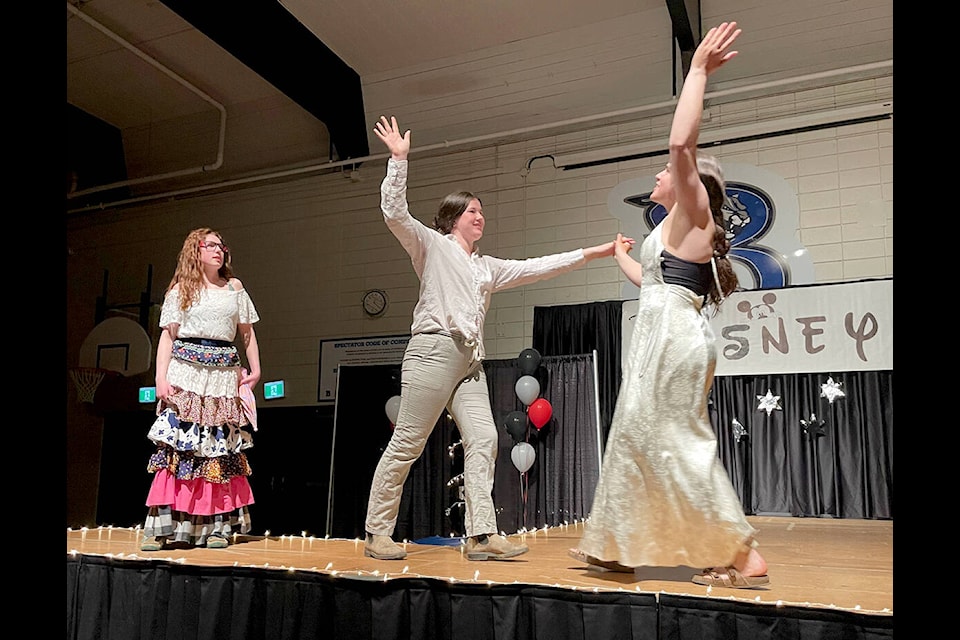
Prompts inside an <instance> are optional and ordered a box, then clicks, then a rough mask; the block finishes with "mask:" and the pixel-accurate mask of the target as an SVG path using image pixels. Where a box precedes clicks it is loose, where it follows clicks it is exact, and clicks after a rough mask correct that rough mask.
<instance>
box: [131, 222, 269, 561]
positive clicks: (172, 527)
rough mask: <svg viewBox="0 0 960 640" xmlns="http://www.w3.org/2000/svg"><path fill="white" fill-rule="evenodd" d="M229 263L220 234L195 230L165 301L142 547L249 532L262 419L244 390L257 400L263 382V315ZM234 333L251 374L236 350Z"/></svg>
mask: <svg viewBox="0 0 960 640" xmlns="http://www.w3.org/2000/svg"><path fill="white" fill-rule="evenodd" d="M230 262H231V260H230V252H229V249H227V247H226V245H225V244H224V242H223V239H222V238H221V237H220V234H219V233H217V232H216V231H214V230H213V229H208V228H201V229H194V230H193V231H191V232H190V234H189V235H187V237H186V239H185V240H184V241H183V248H182V249H181V250H180V256H179V258H178V259H177V268H176V272H175V273H174V275H173V279H172V280H171V281H170V285H169V286H168V287H167V291H166V294H165V295H164V300H163V308H162V309H161V312H160V327H161V328H162V330H163V331H162V333H161V334H160V341H159V345H158V346H157V361H156V366H157V372H156V384H157V419H156V420H155V421H154V423H153V426H152V427H151V428H150V431H149V433H148V435H147V437H148V438H149V439H150V440H151V441H152V442H154V443H155V444H156V445H157V448H156V451H155V452H154V453H153V455H152V456H151V457H150V460H149V463H148V466H147V470H148V471H149V472H151V473H153V474H154V475H153V482H152V484H151V485H150V490H149V492H148V494H147V501H146V505H147V507H148V512H147V517H146V521H145V522H144V528H143V530H144V537H143V540H142V542H141V544H140V549H141V551H159V550H160V549H163V548H189V547H207V548H211V549H221V548H224V547H226V546H227V545H228V544H229V539H230V535H231V534H233V533H246V532H248V531H249V530H250V512H249V506H250V505H251V504H253V492H252V491H251V488H250V482H249V481H248V479H247V477H248V476H249V475H250V472H251V471H250V465H249V463H248V462H247V454H246V451H247V450H248V449H249V448H250V447H252V446H253V438H252V432H253V430H254V429H255V427H254V425H253V424H251V418H253V420H254V421H255V420H256V418H255V413H253V412H252V405H251V404H250V403H245V402H243V401H242V400H241V392H243V393H244V396H245V397H247V398H249V397H252V396H251V395H250V394H251V390H252V389H253V388H254V387H255V386H256V384H257V382H259V380H260V350H259V347H258V346H257V334H256V332H255V331H254V329H253V324H254V323H255V322H257V321H258V320H259V319H260V317H259V315H257V310H256V308H255V307H254V305H253V301H252V300H251V299H250V295H249V294H248V293H247V290H246V289H244V287H243V283H242V282H241V281H240V280H239V279H237V278H236V277H234V275H233V269H232V268H231V264H230ZM237 333H239V334H240V337H241V339H242V342H243V348H244V354H245V356H246V360H247V365H248V367H249V372H248V371H247V369H245V368H242V367H241V360H240V354H239V352H238V350H237V347H236V346H235V345H234V339H235V338H236V335H237ZM245 407H246V409H245Z"/></svg>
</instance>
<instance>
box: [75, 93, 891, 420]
mask: <svg viewBox="0 0 960 640" xmlns="http://www.w3.org/2000/svg"><path fill="white" fill-rule="evenodd" d="M891 99H892V76H887V77H882V78H875V79H869V80H862V81H859V82H854V83H846V84H838V85H836V86H834V87H828V88H822V87H821V88H817V89H811V90H807V91H796V92H793V93H790V94H782V93H781V94H778V95H769V96H759V97H751V98H750V99H746V100H738V101H731V102H727V103H724V104H722V105H721V106H719V107H716V108H714V109H712V110H711V118H710V122H709V123H706V124H705V127H721V128H722V127H724V126H733V125H734V124H742V123H744V122H750V121H755V120H757V119H763V118H767V117H770V116H771V115H775V116H776V117H790V116H798V115H801V114H803V113H805V112H809V111H811V110H819V109H823V108H824V107H827V106H831V107H833V106H845V105H848V104H852V103H868V102H876V101H880V100H891ZM669 119H670V118H669V114H665V115H664V114H661V115H655V116H652V117H641V118H637V119H636V122H634V123H631V124H628V125H623V124H621V125H609V126H606V127H599V128H596V127H595V128H586V127H585V128H583V129H581V130H573V129H571V130H570V131H568V132H564V133H563V134H561V135H556V136H550V137H544V138H538V139H533V140H528V141H523V142H516V143H508V144H500V145H496V146H490V147H485V148H482V149H476V150H470V151H467V150H460V151H458V150H452V151H451V152H450V153H447V154H440V155H430V156H428V157H421V158H418V157H417V154H416V152H415V151H414V153H413V154H412V155H411V160H410V161H411V168H410V182H409V193H408V196H409V200H410V205H411V211H412V212H413V213H414V215H416V216H418V217H419V218H420V219H421V220H423V221H424V222H425V223H427V224H429V223H430V221H431V220H432V218H433V215H434V213H435V210H436V205H437V202H438V201H439V200H440V198H441V197H442V196H444V195H445V194H447V193H448V192H451V191H454V190H460V189H466V190H469V191H473V192H474V193H477V194H478V195H479V196H480V197H481V199H482V200H483V205H484V213H485V215H486V217H487V230H486V233H485V237H484V239H483V241H482V244H481V248H482V250H483V251H485V252H486V253H490V254H493V255H498V256H501V257H510V258H523V257H529V256H535V255H542V254H545V253H551V252H555V251H564V250H568V249H573V248H576V247H581V246H587V245H591V244H596V243H599V242H603V241H606V240H609V239H611V238H612V237H613V236H614V235H615V234H616V233H617V231H619V230H620V226H621V225H620V221H619V220H618V219H617V218H615V217H614V216H612V215H611V214H610V212H609V211H608V208H607V196H608V194H609V192H610V190H611V189H612V188H613V187H615V186H616V185H617V184H618V183H619V182H622V181H624V180H628V179H631V178H636V177H640V176H645V175H651V174H653V173H655V172H656V171H657V170H659V168H660V167H662V165H663V163H664V162H665V158H664V157H663V156H658V157H652V158H646V159H641V160H633V161H629V162H621V163H613V164H607V165H602V166H597V167H592V168H588V169H581V170H574V171H561V170H558V169H556V168H554V166H553V163H552V161H551V159H550V158H549V157H542V156H545V155H546V154H554V153H559V152H563V153H571V152H575V151H583V150H586V149H592V148H599V147H603V146H609V145H614V144H622V143H624V142H634V141H637V140H645V139H663V140H665V139H666V135H667V127H668V126H669ZM401 125H404V123H402V122H401ZM413 135H414V147H416V140H417V138H416V131H414V134H413ZM711 151H712V152H713V153H715V154H716V155H717V156H718V157H719V158H720V160H721V162H724V161H726V162H737V163H746V164H752V165H755V166H757V167H761V168H764V169H766V170H769V171H772V172H774V173H776V174H777V175H779V176H781V177H782V178H783V179H784V180H785V181H786V182H787V183H788V184H789V185H790V186H791V187H792V188H793V189H794V190H795V192H796V194H797V197H798V201H799V206H800V215H799V226H798V228H796V229H795V230H793V231H794V233H796V235H797V238H798V240H799V241H800V242H801V243H802V244H803V245H805V246H806V247H807V248H808V250H809V251H810V252H811V255H812V257H813V261H814V269H815V274H816V281H817V282H837V281H845V280H857V279H861V278H870V277H888V276H892V275H893V122H892V120H886V121H881V122H872V123H865V124H858V125H854V126H847V127H832V128H827V129H823V130H818V131H811V132H806V133H797V134H790V135H786V136H777V137H770V138H767V139H763V140H757V141H751V142H742V143H738V144H731V145H725V146H721V147H716V148H713V149H711ZM385 164H386V162H385V161H370V162H368V163H367V164H365V165H364V166H363V167H362V168H361V169H360V176H361V180H360V181H359V182H354V181H351V180H349V179H347V178H346V177H345V175H343V174H329V175H322V176H312V177H307V178H300V179H297V180H291V181H288V182H282V183H278V184H261V185H259V186H254V187H248V188H243V189H236V190H226V191H224V192H223V193H211V194H205V195H200V196H197V197H193V198H187V199H182V200H176V201H167V202H161V203H154V204H149V205H142V206H135V207H131V208H126V209H117V210H107V211H103V212H94V213H90V214H79V215H75V216H71V217H69V218H68V220H67V241H68V248H69V254H68V259H67V282H68V295H67V325H68V330H67V350H66V355H67V362H66V365H67V367H71V366H76V364H77V359H78V354H79V349H80V344H81V342H82V340H83V338H84V337H85V336H86V334H87V333H88V332H89V331H90V330H91V329H92V328H93V326H94V317H95V306H94V305H95V302H96V297H97V296H98V295H100V293H101V286H102V282H103V272H104V270H107V271H108V272H109V286H108V295H107V302H108V304H124V303H131V302H137V301H138V300H139V296H140V293H141V291H143V290H144V288H145V287H146V274H147V270H148V265H153V282H152V288H153V296H152V297H153V300H154V301H157V302H159V301H160V300H161V299H162V294H163V290H164V289H165V287H166V285H167V283H168V282H169V279H170V277H171V276H172V274H173V271H174V267H175V261H176V257H177V253H178V252H179V250H180V247H181V245H182V242H183V238H184V236H185V235H186V234H187V233H188V232H189V231H190V230H191V229H193V228H196V227H200V226H210V227H213V228H216V229H218V230H220V231H221V232H222V233H223V236H224V238H225V240H226V242H227V243H228V244H229V245H230V247H231V249H232V250H233V254H234V255H233V260H234V267H235V270H236V273H237V275H238V277H239V278H240V279H241V280H243V282H244V284H245V285H246V287H247V288H248V290H249V291H250V294H251V296H252V298H253V300H254V303H255V304H256V306H257V309H258V311H259V312H260V316H261V322H260V323H258V324H257V325H256V329H257V335H258V338H259V342H260V349H261V354H262V364H263V378H262V380H263V381H270V380H276V379H283V380H285V382H286V397H285V398H284V399H281V400H276V401H271V405H270V406H303V405H313V404H317V383H318V362H319V355H320V342H321V340H324V339H331V338H341V337H356V336H373V335H392V334H405V333H407V332H408V331H409V324H410V318H411V313H412V309H413V305H414V302H415V300H416V297H417V291H418V282H417V279H416V276H415V274H414V273H413V270H412V268H411V266H410V261H409V258H408V257H407V255H406V253H405V252H404V251H403V250H402V248H401V247H400V245H399V243H398V242H397V241H396V240H395V239H394V238H393V236H392V235H391V234H390V233H389V232H388V231H387V228H386V226H385V225H384V224H383V221H382V217H381V215H380V211H379V184H380V180H381V179H382V177H383V173H384V168H385ZM623 282H624V279H623V278H622V276H621V275H620V272H619V269H618V268H617V267H616V265H615V263H614V261H613V260H612V259H610V260H597V261H594V262H591V263H590V264H589V265H587V266H586V267H584V268H582V269H579V270H576V271H574V272H572V273H569V274H566V275H563V276H561V277H558V278H556V279H553V280H549V281H546V282H542V283H537V284H534V285H530V286H527V287H523V288H520V289H514V290H510V291H505V292H501V293H498V294H497V295H495V296H494V299H493V303H492V306H491V308H490V311H489V314H488V319H487V335H486V336H485V339H486V347H487V354H488V357H489V358H492V359H498V358H510V357H514V356H516V354H518V353H519V352H520V351H521V350H522V349H524V348H526V347H529V346H530V345H531V341H532V321H533V309H534V307H535V306H540V305H558V304H575V303H582V302H587V301H596V300H610V299H619V298H621V294H620V292H621V286H622V284H623ZM369 288H380V289H384V290H385V291H387V293H388V295H389V297H390V304H389V308H388V310H387V312H386V314H385V315H384V316H382V317H380V318H376V319H369V318H367V317H365V316H364V315H363V313H362V310H361V307H360V298H361V295H362V293H363V292H364V291H365V290H367V289H369ZM151 375H152V373H151ZM260 393H261V392H259V391H258V395H260Z"/></svg>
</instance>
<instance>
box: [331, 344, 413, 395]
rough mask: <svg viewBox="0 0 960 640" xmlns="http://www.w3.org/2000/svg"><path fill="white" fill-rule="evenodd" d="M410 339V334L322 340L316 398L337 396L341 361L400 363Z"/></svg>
mask: <svg viewBox="0 0 960 640" xmlns="http://www.w3.org/2000/svg"><path fill="white" fill-rule="evenodd" d="M408 342H410V336H409V335H404V336H377V337H374V338H338V339H336V340H322V341H321V342H320V376H319V379H320V382H319V386H318V388H317V400H318V401H319V402H328V401H329V402H332V401H334V400H336V399H337V374H338V372H339V370H340V365H341V364H400V362H402V361H403V352H404V351H405V350H406V348H407V343H408Z"/></svg>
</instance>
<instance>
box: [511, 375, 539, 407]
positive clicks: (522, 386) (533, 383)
mask: <svg viewBox="0 0 960 640" xmlns="http://www.w3.org/2000/svg"><path fill="white" fill-rule="evenodd" d="M514 390H515V391H516V392H517V397H518V398H520V402H522V403H523V404H525V405H527V406H530V403H531V402H533V401H534V400H536V399H537V398H539V397H540V382H539V381H538V380H537V379H536V378H534V377H533V376H520V378H519V379H518V380H517V384H516V386H515V387H514Z"/></svg>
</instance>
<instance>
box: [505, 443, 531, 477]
mask: <svg viewBox="0 0 960 640" xmlns="http://www.w3.org/2000/svg"><path fill="white" fill-rule="evenodd" d="M536 457H537V452H536V451H534V449H533V446H532V445H531V444H530V443H529V442H518V443H517V444H515V445H513V450H511V451H510V459H511V460H513V466H515V467H516V468H517V470H518V471H519V472H520V473H526V472H527V469H529V468H530V467H532V466H533V461H534V460H535V459H536Z"/></svg>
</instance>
